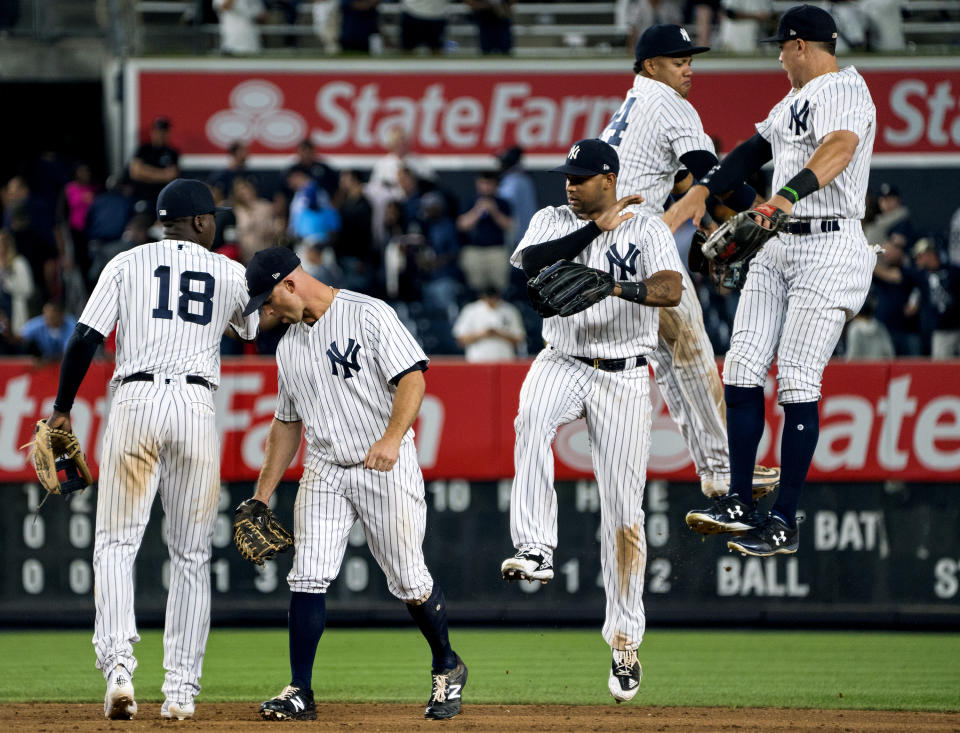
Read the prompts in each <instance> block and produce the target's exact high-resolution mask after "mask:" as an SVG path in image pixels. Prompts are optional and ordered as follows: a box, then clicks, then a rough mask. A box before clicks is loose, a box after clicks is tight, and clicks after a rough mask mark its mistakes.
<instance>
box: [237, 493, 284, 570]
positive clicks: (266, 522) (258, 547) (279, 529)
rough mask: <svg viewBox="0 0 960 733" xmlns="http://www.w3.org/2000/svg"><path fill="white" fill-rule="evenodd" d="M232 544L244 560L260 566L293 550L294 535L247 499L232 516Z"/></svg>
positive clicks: (262, 506) (255, 501) (267, 510)
mask: <svg viewBox="0 0 960 733" xmlns="http://www.w3.org/2000/svg"><path fill="white" fill-rule="evenodd" d="M233 544H235V545H236V546H237V549H238V550H239V551H240V554H241V555H243V559H244V560H249V561H250V562H252V563H254V564H255V565H263V563H264V562H265V561H266V560H270V559H272V558H273V556H274V555H277V554H279V553H281V552H286V551H287V550H289V549H290V548H292V547H293V535H292V534H290V530H288V529H287V528H286V527H284V526H283V525H282V524H280V522H279V521H278V520H277V518H276V517H275V516H273V512H271V511H270V508H269V507H268V506H267V505H266V504H264V503H263V502H262V501H260V500H259V499H247V500H246V501H245V502H243V503H242V504H240V506H238V507H237V509H236V511H235V512H234V513H233Z"/></svg>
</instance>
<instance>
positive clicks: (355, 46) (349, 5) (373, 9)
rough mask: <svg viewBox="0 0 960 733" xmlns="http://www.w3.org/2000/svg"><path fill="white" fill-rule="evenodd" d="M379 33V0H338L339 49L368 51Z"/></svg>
mask: <svg viewBox="0 0 960 733" xmlns="http://www.w3.org/2000/svg"><path fill="white" fill-rule="evenodd" d="M379 33H380V0H340V50H341V51H360V52H362V53H370V51H371V48H370V39H371V37H373V36H375V35H379Z"/></svg>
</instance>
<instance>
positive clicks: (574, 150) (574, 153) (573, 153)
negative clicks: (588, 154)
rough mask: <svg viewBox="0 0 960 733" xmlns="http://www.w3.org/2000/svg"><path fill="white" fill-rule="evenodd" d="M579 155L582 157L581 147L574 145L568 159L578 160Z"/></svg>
mask: <svg viewBox="0 0 960 733" xmlns="http://www.w3.org/2000/svg"><path fill="white" fill-rule="evenodd" d="M578 155H580V146H579V145H574V146H573V147H572V148H570V155H568V156H567V157H568V158H570V159H571V160H576V159H577V156H578Z"/></svg>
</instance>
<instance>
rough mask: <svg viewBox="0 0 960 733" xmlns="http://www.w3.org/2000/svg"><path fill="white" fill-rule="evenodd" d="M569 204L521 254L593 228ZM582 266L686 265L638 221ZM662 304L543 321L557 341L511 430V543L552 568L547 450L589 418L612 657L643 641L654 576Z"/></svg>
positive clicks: (660, 231)
mask: <svg viewBox="0 0 960 733" xmlns="http://www.w3.org/2000/svg"><path fill="white" fill-rule="evenodd" d="M586 223H587V222H586V221H584V220H582V219H579V218H577V216H576V214H574V212H573V211H572V210H571V209H570V207H569V206H560V207H552V206H548V207H546V208H544V209H541V210H540V211H538V212H537V214H536V215H535V216H534V217H533V220H532V221H531V222H530V227H529V228H528V229H527V233H526V234H525V235H524V237H523V239H522V240H521V241H520V243H519V244H518V245H517V249H516V251H515V252H514V253H513V256H512V258H511V263H512V264H513V265H515V266H517V267H520V266H521V253H522V252H523V250H524V249H525V248H527V247H529V246H531V245H534V244H538V243H540V242H545V241H550V240H553V239H556V238H558V237H562V236H564V235H567V234H570V233H571V232H574V231H576V230H577V229H580V228H581V227H583V226H585V225H586ZM575 261H576V262H580V263H582V264H585V265H588V266H590V267H594V268H597V269H600V270H605V271H608V272H610V273H611V274H612V275H613V277H614V278H615V279H616V280H620V281H626V280H630V281H641V280H645V279H647V278H649V277H650V276H651V275H653V274H654V273H656V272H660V271H663V270H673V271H676V272H679V271H680V270H681V269H682V265H681V263H680V258H679V256H678V255H677V250H676V247H675V246H674V243H673V238H672V237H671V235H670V230H669V229H668V228H667V227H666V225H664V224H663V222H662V221H660V220H659V219H657V218H648V217H645V216H642V215H639V214H638V215H637V216H635V217H634V218H633V219H630V220H628V221H625V222H623V223H622V224H620V225H619V226H618V227H616V228H615V229H613V230H612V231H608V232H603V233H602V234H600V236H599V237H597V238H596V239H595V240H593V242H591V243H590V244H589V245H588V246H587V248H586V249H584V250H583V251H582V252H581V253H580V254H579V255H578V256H577V257H576V258H575ZM659 310H660V309H658V308H650V307H646V306H639V305H636V304H635V303H630V302H627V301H625V300H623V299H621V298H613V297H611V298H606V299H604V300H602V301H600V302H599V303H597V304H595V305H593V306H591V307H590V308H588V309H586V310H585V311H582V312H580V313H577V314H575V315H573V316H570V317H567V318H561V317H559V316H558V317H554V318H547V319H545V320H544V324H543V336H544V339H545V341H546V342H547V343H548V344H549V346H548V348H546V349H544V350H543V351H541V352H540V354H539V355H538V356H537V358H536V359H535V360H534V362H533V365H532V366H531V367H530V371H529V373H528V374H527V376H526V378H525V379H524V382H523V387H522V389H521V391H520V409H519V413H518V414H517V419H516V422H515V428H516V433H517V436H516V448H515V452H514V462H515V468H516V475H515V478H514V480H513V490H512V495H511V502H510V532H511V536H512V539H513V543H514V546H515V547H517V548H533V549H536V550H537V551H538V552H540V553H542V554H543V556H544V557H545V558H546V559H547V560H552V556H553V551H554V548H555V547H556V545H557V497H556V493H555V491H554V488H553V456H552V455H551V452H550V445H551V443H552V442H553V439H554V437H555V435H556V432H557V428H559V427H560V426H561V425H564V424H566V423H569V422H572V421H574V420H576V419H578V418H581V417H585V418H586V421H587V430H588V434H589V437H590V445H591V450H592V455H593V465H594V471H595V473H596V476H597V482H598V484H599V487H600V497H601V523H602V529H601V533H600V550H601V565H602V569H603V582H604V589H605V591H606V597H607V608H606V621H605V623H604V626H603V638H604V639H605V640H606V641H607V643H608V644H609V645H610V646H611V647H612V648H614V649H621V650H636V648H637V647H638V646H639V645H640V642H641V640H642V638H643V631H644V626H645V621H644V612H643V602H642V593H643V581H644V571H645V568H646V554H647V545H646V536H645V534H644V513H643V507H642V503H643V489H644V484H645V482H646V475H647V458H648V456H649V451H650V423H651V404H650V393H649V381H648V375H647V367H646V361H645V359H646V358H647V357H648V356H649V355H650V354H651V353H652V352H653V351H654V350H655V349H656V348H657V323H658V318H659V313H658V311H659ZM575 357H583V358H585V359H587V360H588V361H592V360H594V359H625V360H626V364H625V368H624V369H623V370H622V371H606V370H604V369H601V368H595V367H594V366H593V364H592V363H584V362H583V361H581V360H579V359H578V358H575Z"/></svg>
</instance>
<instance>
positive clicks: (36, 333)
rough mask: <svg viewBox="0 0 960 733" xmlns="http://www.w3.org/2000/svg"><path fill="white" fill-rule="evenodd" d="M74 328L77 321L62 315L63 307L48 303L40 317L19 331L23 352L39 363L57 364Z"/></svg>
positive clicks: (67, 315) (30, 321) (27, 323)
mask: <svg viewBox="0 0 960 733" xmlns="http://www.w3.org/2000/svg"><path fill="white" fill-rule="evenodd" d="M76 326H77V319H76V318H74V317H73V316H71V315H69V314H67V313H64V312H63V306H61V305H60V304H59V303H57V302H54V301H48V302H47V303H44V304H43V312H42V313H41V315H39V316H36V317H34V318H31V319H30V320H29V321H27V322H26V323H25V324H24V326H23V329H22V330H21V331H20V341H21V343H22V347H23V350H24V351H25V352H26V353H28V354H33V355H34V356H36V357H38V358H39V359H40V360H41V361H53V362H59V361H60V360H61V359H62V358H63V352H64V350H65V349H66V348H67V341H69V340H70V336H72V335H73V329H74V328H76Z"/></svg>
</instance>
